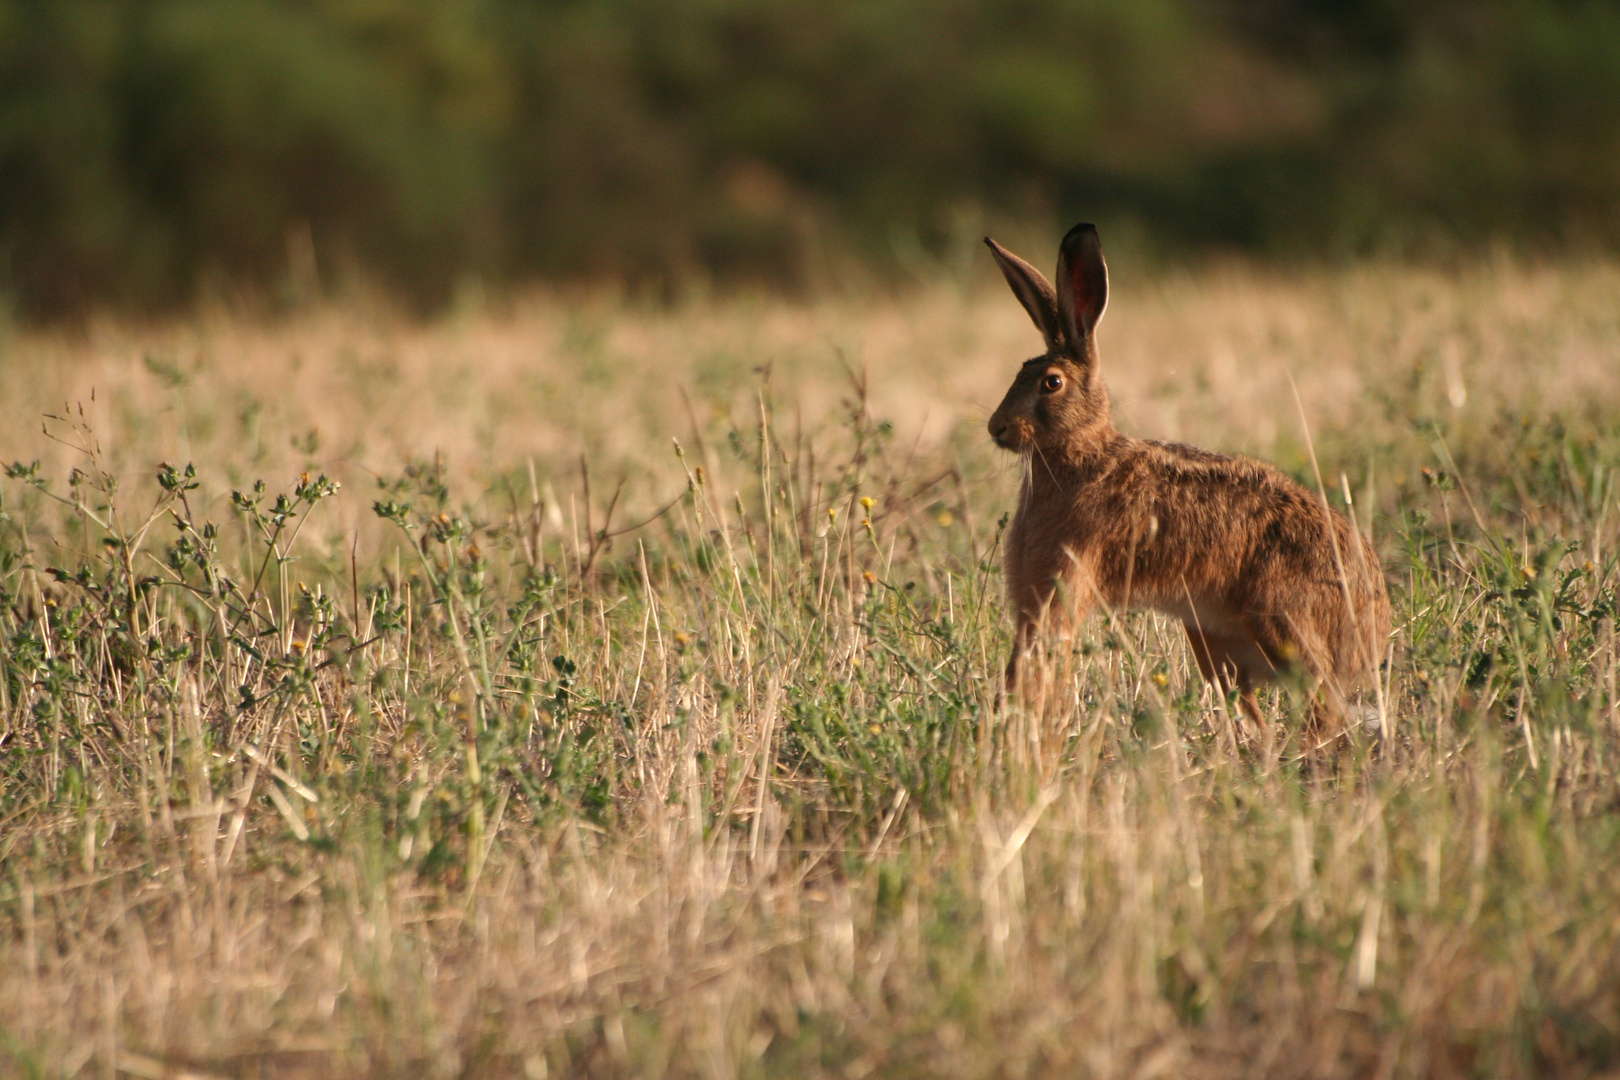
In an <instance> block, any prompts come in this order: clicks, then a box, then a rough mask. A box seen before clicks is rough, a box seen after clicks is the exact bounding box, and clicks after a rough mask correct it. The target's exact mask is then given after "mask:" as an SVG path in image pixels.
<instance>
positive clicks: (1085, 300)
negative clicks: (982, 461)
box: [984, 225, 1113, 457]
mask: <svg viewBox="0 0 1620 1080" xmlns="http://www.w3.org/2000/svg"><path fill="white" fill-rule="evenodd" d="M984 242H985V243H986V244H988V245H989V246H990V253H991V254H992V255H994V256H995V257H996V264H997V265H998V266H1000V267H1001V272H1002V274H1004V275H1005V276H1006V278H1007V284H1009V285H1011V286H1012V290H1013V293H1014V295H1016V296H1017V297H1018V300H1019V302H1020V303H1022V304H1023V305H1024V310H1026V311H1028V312H1029V317H1030V318H1031V319H1034V320H1035V326H1036V328H1037V329H1039V330H1040V332H1041V336H1042V337H1044V338H1045V339H1046V352H1044V353H1043V354H1041V355H1040V356H1037V357H1035V358H1034V359H1033V360H1026V361H1025V362H1024V366H1023V368H1021V369H1020V370H1019V372H1018V377H1017V378H1015V379H1013V384H1012V387H1011V388H1010V389H1008V391H1007V396H1006V397H1005V398H1003V399H1002V402H1001V405H1000V407H998V408H997V409H996V411H995V413H994V415H992V416H991V417H990V437H991V438H992V439H994V440H995V441H996V445H997V446H1000V447H1003V448H1004V449H1007V450H1013V451H1017V452H1019V453H1024V454H1030V453H1036V452H1039V453H1041V454H1042V455H1044V456H1047V457H1054V456H1056V457H1063V456H1067V454H1069V453H1072V452H1074V451H1076V450H1080V449H1083V448H1085V447H1087V446H1089V445H1092V444H1095V443H1098V442H1100V441H1101V440H1102V439H1105V438H1106V437H1107V435H1108V433H1109V432H1111V431H1112V430H1113V426H1112V424H1111V423H1110V420H1109V414H1108V393H1107V391H1106V390H1104V389H1103V385H1102V380H1101V378H1099V377H1098V374H1097V348H1096V345H1095V343H1094V342H1093V340H1092V333H1093V331H1094V330H1095V329H1096V326H1097V320H1098V319H1100V318H1102V313H1103V308H1104V307H1105V306H1106V305H1107V303H1108V267H1107V265H1106V264H1105V263H1104V262H1103V256H1102V245H1101V244H1100V243H1099V242H1098V240H1097V229H1096V227H1095V226H1092V225H1076V226H1075V227H1074V228H1072V229H1070V230H1069V235H1068V236H1065V237H1064V238H1063V247H1062V248H1061V249H1060V251H1059V253H1058V266H1057V288H1055V289H1054V288H1053V287H1052V285H1051V283H1050V282H1048V281H1047V280H1046V278H1044V277H1042V276H1041V272H1040V271H1039V270H1037V269H1035V268H1034V267H1033V266H1031V265H1029V263H1027V262H1025V261H1024V260H1023V259H1020V258H1019V257H1018V256H1016V255H1014V254H1013V253H1012V252H1010V251H1008V250H1007V249H1006V248H1004V247H1002V246H1001V245H1000V244H998V243H996V242H995V241H994V240H992V239H990V238H989V237H985V240H984Z"/></svg>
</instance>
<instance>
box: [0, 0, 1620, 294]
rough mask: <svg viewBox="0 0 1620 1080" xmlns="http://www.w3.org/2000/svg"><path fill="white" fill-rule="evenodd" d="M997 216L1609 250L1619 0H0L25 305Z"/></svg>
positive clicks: (939, 236)
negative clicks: (1503, 239) (1573, 244)
mask: <svg viewBox="0 0 1620 1080" xmlns="http://www.w3.org/2000/svg"><path fill="white" fill-rule="evenodd" d="M981 210H982V211H984V212H987V213H989V214H990V215H992V217H1000V218H1002V219H1007V220H1014V219H1016V220H1028V221H1039V222H1042V223H1051V224H1052V225H1053V226H1054V227H1055V226H1056V225H1058V224H1063V223H1067V222H1068V220H1069V219H1071V218H1075V217H1078V216H1082V215H1083V216H1086V217H1090V218H1096V219H1101V220H1103V221H1105V222H1107V221H1118V222H1124V221H1131V222H1135V223H1137V224H1138V226H1139V230H1140V231H1141V232H1142V234H1144V235H1149V236H1152V237H1154V238H1155V239H1156V240H1160V241H1163V242H1166V243H1172V244H1179V243H1189V244H1225V245H1239V246H1243V247H1247V248H1250V249H1255V250H1260V251H1273V252H1300V251H1304V252H1324V251H1325V252H1354V251H1358V250H1366V249H1368V248H1370V247H1380V246H1389V245H1392V244H1400V243H1402V242H1404V240H1405V239H1406V238H1410V237H1413V236H1435V237H1445V238H1450V239H1451V240H1461V241H1463V242H1471V241H1476V240H1480V239H1483V238H1490V237H1498V236H1508V237H1513V238H1519V239H1523V240H1528V241H1531V242H1536V243H1550V244H1557V243H1564V242H1568V241H1570V240H1575V241H1578V242H1582V243H1593V242H1595V243H1600V244H1605V245H1609V244H1613V243H1614V242H1615V241H1616V240H1617V239H1620V5H1617V4H1615V3H1613V2H1609V0H1604V2H1597V0H1430V2H1427V3H1422V4H1412V3H1404V2H1401V0H687V2H677V3H671V2H669V0H431V2H430V0H0V293H4V294H5V296H6V297H7V298H8V300H9V303H10V304H11V305H12V306H13V308H14V309H15V310H17V311H20V312H21V313H22V314H23V315H25V316H26V317H32V318H51V317H55V316H59V315H63V314H69V313H72V312H75V311H79V310H83V309H85V308H87V307H91V306H95V305H100V304H113V305H117V306H124V307H130V308H136V309H151V308H161V307H164V306H170V305H174V304H183V303H185V302H187V301H189V300H191V299H193V298H195V296H196V295H197V290H198V289H199V288H200V287H206V286H207V285H208V283H210V282H213V283H216V284H217V283H221V282H224V283H229V284H231V285H232V286H237V285H246V286H248V287H250V288H258V289H262V290H265V291H266V293H267V294H273V293H274V291H275V290H276V289H278V288H285V287H288V285H287V283H288V282H291V283H292V284H293V285H294V286H297V287H304V286H306V285H308V283H309V282H310V281H311V280H316V279H318V275H319V274H321V273H325V274H331V273H333V272H334V270H333V268H338V269H342V268H348V269H349V270H352V271H354V272H356V273H362V274H364V275H367V276H370V277H372V278H376V279H380V280H383V281H385V282H387V283H388V284H389V285H390V286H391V287H393V288H396V289H398V290H400V291H401V292H402V293H403V294H404V295H407V296H411V297H414V298H416V299H417V300H419V301H421V302H424V303H427V304H432V303H435V302H437V301H440V300H442V299H443V298H444V297H445V296H446V295H448V293H449V291H450V290H451V289H453V288H454V287H455V283H456V282H457V281H458V280H466V279H469V278H470V277H477V278H480V279H482V280H486V281H491V282H504V281H519V280H524V279H528V278H532V277H549V278H580V277H585V278H590V277H601V276H612V277H615V278H621V279H622V278H630V279H640V280H643V281H647V282H659V281H677V280H680V279H681V278H683V277H685V276H688V275H698V276H700V277H702V278H704V279H706V280H712V279H716V278H719V279H726V278H733V277H763V278H766V279H769V280H772V281H775V282H778V283H782V284H786V285H789V286H791V285H794V284H802V283H803V279H804V277H805V275H806V273H807V270H806V267H807V265H809V263H810V262H811V261H813V255H814V253H815V252H817V251H825V250H828V249H829V246H831V248H836V249H837V250H840V251H848V252H852V253H856V254H859V255H862V256H864V257H867V258H871V259H875V260H878V261H879V262H881V261H882V260H884V259H886V258H890V257H892V255H893V252H894V251H896V250H898V248H897V247H896V244H897V238H903V239H904V241H905V243H908V244H913V245H918V246H919V249H920V250H926V249H927V248H928V247H929V246H930V245H935V246H937V245H940V244H943V243H945V242H947V240H948V236H949V234H950V232H951V230H952V229H953V228H955V226H954V225H953V222H957V221H960V220H961V219H962V216H963V215H964V214H968V215H972V214H976V213H978V212H980V211H981ZM317 267H320V268H321V269H320V270H319V271H318V270H317V269H316V268H317ZM300 283H303V284H300Z"/></svg>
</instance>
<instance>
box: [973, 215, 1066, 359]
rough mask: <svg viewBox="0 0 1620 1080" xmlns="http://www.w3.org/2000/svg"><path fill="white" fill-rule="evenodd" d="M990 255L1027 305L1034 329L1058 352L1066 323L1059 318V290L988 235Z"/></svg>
mask: <svg viewBox="0 0 1620 1080" xmlns="http://www.w3.org/2000/svg"><path fill="white" fill-rule="evenodd" d="M984 242H985V244H986V246H988V247H989V248H990V254H992V255H994V256H995V257H996V265H997V266H999V267H1001V276H1002V277H1004V278H1006V279H1007V284H1008V285H1011V286H1012V291H1013V295H1014V296H1016V297H1018V302H1019V303H1020V304H1023V305H1024V310H1025V311H1027V312H1029V317H1030V318H1031V319H1033V320H1035V329H1037V330H1039V331H1040V332H1041V337H1043V338H1045V339H1046V347H1047V348H1048V349H1051V350H1053V351H1056V350H1057V349H1058V348H1059V347H1060V346H1061V345H1062V342H1063V324H1062V323H1061V322H1059V321H1058V300H1057V293H1055V292H1053V291H1052V283H1051V282H1049V281H1047V280H1046V276H1045V275H1044V274H1042V273H1041V272H1040V271H1039V270H1037V269H1035V268H1034V267H1033V266H1031V265H1029V263H1027V262H1025V261H1024V260H1023V259H1020V258H1019V257H1018V256H1016V255H1014V254H1013V253H1012V252H1010V251H1008V250H1007V249H1006V248H1004V247H1002V246H1001V245H1000V244H998V243H996V242H995V241H994V240H992V239H990V238H989V237H988V236H987V237H985V238H984Z"/></svg>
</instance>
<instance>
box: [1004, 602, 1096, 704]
mask: <svg viewBox="0 0 1620 1080" xmlns="http://www.w3.org/2000/svg"><path fill="white" fill-rule="evenodd" d="M1078 599H1079V598H1078V597H1077V596H1075V595H1072V594H1068V595H1066V594H1065V592H1064V591H1063V590H1057V589H1054V590H1052V591H1051V592H1049V593H1048V594H1047V596H1046V597H1045V598H1044V599H1043V601H1042V602H1041V603H1040V605H1039V606H1038V607H1036V608H1035V610H1034V611H1033V612H1032V611H1031V610H1030V609H1029V608H1028V607H1025V606H1022V605H1020V606H1019V608H1018V609H1017V615H1016V618H1017V625H1016V628H1015V630H1014V631H1013V647H1012V655H1011V656H1009V657H1008V658H1007V673H1006V692H1007V693H1008V694H1012V693H1013V692H1015V691H1016V690H1017V689H1018V675H1019V671H1020V669H1021V668H1022V667H1023V666H1024V664H1023V661H1024V659H1025V658H1026V657H1027V656H1028V654H1029V653H1030V651H1031V650H1032V649H1034V648H1035V647H1036V645H1037V644H1038V643H1040V642H1042V641H1043V640H1045V641H1053V640H1058V639H1060V638H1062V637H1066V636H1067V634H1068V633H1069V632H1071V631H1072V630H1073V629H1074V628H1076V627H1078V626H1079V625H1080V624H1081V623H1082V622H1084V621H1085V617H1086V615H1087V614H1088V613H1089V612H1090V609H1091V605H1089V604H1081V603H1079V602H1078Z"/></svg>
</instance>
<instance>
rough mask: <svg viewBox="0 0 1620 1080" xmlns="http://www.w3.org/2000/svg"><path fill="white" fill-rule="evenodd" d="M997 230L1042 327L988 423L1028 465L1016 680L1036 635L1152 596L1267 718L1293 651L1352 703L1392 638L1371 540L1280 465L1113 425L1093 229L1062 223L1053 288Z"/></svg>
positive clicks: (1011, 545)
mask: <svg viewBox="0 0 1620 1080" xmlns="http://www.w3.org/2000/svg"><path fill="white" fill-rule="evenodd" d="M985 243H986V244H988V245H989V247H990V251H991V253H992V254H993V255H994V256H995V259H996V263H997V265H999V266H1000V267H1001V272H1002V274H1003V275H1005V276H1006V278H1007V284H1009V285H1011V286H1012V290H1013V293H1014V294H1015V295H1016V296H1017V297H1018V299H1019V302H1020V303H1022V304H1023V305H1024V308H1025V310H1026V311H1028V312H1029V315H1030V318H1032V319H1034V320H1035V325H1036V327H1037V328H1038V329H1039V330H1040V332H1041V336H1042V337H1044V338H1045V339H1046V351H1045V352H1044V353H1042V354H1041V355H1040V356H1037V357H1035V358H1034V359H1032V360H1028V361H1025V363H1024V365H1023V367H1022V368H1021V369H1020V370H1019V372H1018V375H1017V377H1016V378H1014V379H1013V383H1012V387H1011V388H1010V389H1009V390H1008V391H1007V396H1006V397H1005V399H1003V400H1002V402H1001V405H1000V406H999V407H998V408H997V409H996V411H995V413H994V415H992V416H991V417H990V424H989V428H990V436H991V438H992V439H994V440H995V442H996V444H997V445H998V446H1000V447H1002V448H1004V449H1007V450H1011V451H1014V452H1015V453H1019V454H1022V455H1023V456H1024V458H1025V460H1026V463H1027V464H1026V468H1025V470H1024V478H1023V485H1022V491H1021V492H1020V497H1019V503H1018V512H1017V515H1016V516H1015V517H1014V519H1013V523H1012V527H1011V529H1010V530H1009V531H1008V533H1007V539H1006V574H1007V591H1008V598H1009V601H1010V602H1011V604H1012V606H1013V610H1014V613H1015V617H1016V620H1017V634H1016V638H1015V641H1014V645H1013V653H1012V658H1011V659H1010V660H1009V661H1008V663H1007V674H1006V678H1007V689H1008V691H1009V692H1010V691H1012V690H1013V689H1015V688H1016V685H1017V678H1018V668H1019V660H1020V658H1021V657H1022V656H1023V655H1024V654H1025V653H1026V652H1027V651H1028V650H1029V649H1030V647H1031V646H1032V645H1033V644H1035V643H1036V642H1037V640H1038V639H1039V637H1040V635H1041V634H1043V633H1047V634H1051V633H1062V632H1065V631H1067V630H1068V629H1070V628H1072V627H1074V626H1077V625H1078V624H1079V622H1080V620H1081V619H1083V618H1084V617H1085V615H1086V614H1087V613H1088V612H1089V611H1090V610H1092V609H1093V608H1094V607H1096V606H1097V605H1099V604H1101V605H1105V606H1106V607H1108V608H1112V609H1116V610H1120V609H1125V608H1132V607H1146V608H1152V609H1156V610H1158V611H1161V612H1164V613H1166V614H1169V615H1172V616H1174V617H1175V618H1177V619H1180V620H1181V622H1182V623H1183V625H1185V626H1186V628H1187V637H1188V639H1189V640H1190V641H1191V642H1192V650H1193V656H1194V657H1195V658H1196V659H1197V661H1198V670H1199V671H1200V672H1201V673H1202V675H1203V677H1204V679H1205V680H1207V681H1208V682H1210V683H1213V684H1215V685H1216V686H1217V687H1219V689H1220V690H1221V692H1223V693H1230V692H1231V691H1232V690H1233V689H1234V688H1235V689H1237V690H1238V691H1239V692H1240V694H1241V704H1242V708H1243V711H1244V713H1246V714H1247V715H1248V716H1249V717H1250V719H1252V720H1253V721H1254V722H1255V723H1256V724H1259V725H1264V723H1265V720H1264V717H1263V715H1262V713H1261V711H1260V707H1259V704H1258V702H1257V701H1256V699H1255V693H1254V688H1255V686H1256V684H1257V683H1261V682H1265V681H1268V680H1271V679H1274V678H1276V677H1277V676H1278V675H1279V674H1281V673H1282V672H1284V671H1286V670H1288V669H1290V668H1293V667H1295V666H1296V665H1299V666H1303V668H1304V669H1305V671H1306V673H1308V675H1309V676H1310V677H1311V678H1312V679H1313V680H1315V681H1316V682H1318V683H1319V684H1320V685H1321V687H1322V689H1323V690H1324V691H1325V693H1326V695H1327V699H1328V704H1329V706H1330V708H1331V709H1332V711H1333V712H1335V713H1338V714H1339V715H1341V716H1342V715H1343V712H1344V707H1345V704H1346V701H1345V697H1344V694H1345V693H1346V692H1347V691H1349V690H1351V689H1353V688H1355V687H1356V686H1357V685H1358V684H1362V683H1364V682H1365V681H1366V680H1367V679H1369V678H1376V676H1377V669H1378V663H1379V659H1380V657H1381V655H1382V653H1383V649H1384V643H1385V642H1386V640H1387V639H1388V637H1389V630H1390V610H1389V598H1388V596H1387V595H1386V593H1385V590H1384V577H1383V571H1382V568H1381V567H1380V566H1379V563H1378V557H1377V555H1376V553H1375V552H1374V551H1373V548H1372V545H1371V544H1370V543H1368V542H1367V540H1366V539H1365V538H1364V537H1363V536H1362V535H1361V534H1360V532H1358V531H1357V530H1356V528H1355V527H1354V526H1353V525H1352V524H1351V523H1350V522H1349V521H1347V520H1346V519H1345V518H1344V516H1343V515H1341V514H1338V513H1336V512H1334V511H1333V510H1331V509H1329V507H1328V506H1327V504H1326V502H1325V500H1323V499H1322V498H1319V497H1318V496H1317V495H1315V494H1313V493H1312V492H1310V491H1307V490H1306V489H1305V488H1303V487H1301V486H1300V485H1299V484H1298V483H1296V482H1294V481H1293V480H1292V479H1290V478H1289V477H1287V476H1285V475H1284V474H1283V473H1282V472H1281V471H1280V470H1279V469H1277V468H1276V467H1274V466H1272V465H1269V464H1267V463H1265V462H1262V461H1256V460H1254V459H1251V458H1243V457H1227V456H1225V455H1222V454H1215V453H1211V452H1210V451H1207V450H1200V449H1198V448H1196V447H1192V446H1184V445H1180V444H1177V443H1162V442H1150V441H1148V440H1145V439H1136V438H1132V437H1131V436H1129V435H1123V434H1121V433H1120V432H1118V431H1116V430H1115V429H1114V425H1113V423H1112V421H1111V419H1110V414H1109V406H1108V393H1107V391H1106V390H1105V389H1104V388H1103V383H1102V379H1101V378H1100V376H1099V373H1098V370H1097V344H1096V328H1097V321H1098V320H1099V319H1100V318H1102V313H1103V308H1104V306H1105V305H1106V303H1107V301H1108V268H1107V265H1106V264H1105V263H1104V262H1103V256H1102V246H1101V244H1100V243H1099V241H1098V239H1097V230H1096V228H1095V227H1094V226H1092V225H1076V226H1075V227H1074V228H1073V229H1071V230H1070V231H1069V234H1068V235H1067V236H1065V237H1064V238H1063V245H1062V248H1061V249H1060V251H1059V254H1058V265H1057V288H1056V289H1054V288H1053V287H1052V285H1051V284H1050V283H1049V282H1048V281H1047V280H1046V278H1044V277H1042V276H1041V273H1040V271H1038V270H1036V269H1035V268H1034V267H1033V266H1031V265H1030V264H1029V263H1027V262H1025V261H1024V260H1022V259H1020V258H1019V257H1018V256H1016V255H1014V254H1012V253H1011V252H1009V251H1007V250H1006V249H1005V248H1003V247H1002V246H1001V245H999V244H997V243H996V242H995V241H994V240H991V239H990V238H989V237H985Z"/></svg>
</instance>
